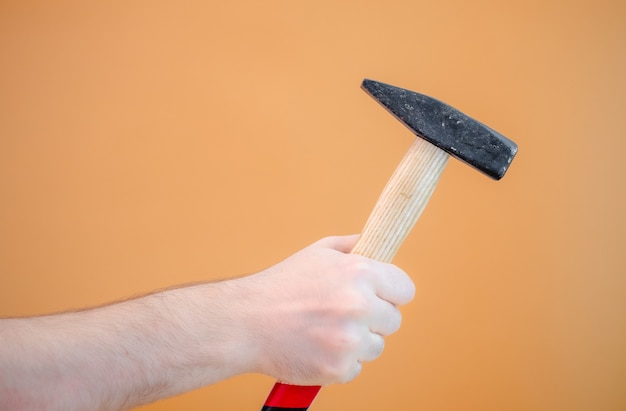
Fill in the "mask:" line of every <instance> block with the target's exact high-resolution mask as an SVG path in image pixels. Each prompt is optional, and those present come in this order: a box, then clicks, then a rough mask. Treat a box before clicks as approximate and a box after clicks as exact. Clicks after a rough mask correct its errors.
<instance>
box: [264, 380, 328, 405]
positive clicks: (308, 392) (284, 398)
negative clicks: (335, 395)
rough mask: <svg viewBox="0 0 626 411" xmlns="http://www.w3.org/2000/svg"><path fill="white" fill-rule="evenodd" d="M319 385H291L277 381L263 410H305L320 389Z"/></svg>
mask: <svg viewBox="0 0 626 411" xmlns="http://www.w3.org/2000/svg"><path fill="white" fill-rule="evenodd" d="M320 388H321V387H320V386H319V385H313V386H303V385H289V384H283V383H280V382H277V383H276V384H274V388H272V391H271V392H270V395H269V396H268V397H267V400H265V405H264V406H263V409H262V411H279V410H280V411H286V410H291V411H305V410H307V409H308V408H309V406H310V405H311V403H312V402H313V400H314V399H315V396H316V395H317V393H318V392H319V390H320Z"/></svg>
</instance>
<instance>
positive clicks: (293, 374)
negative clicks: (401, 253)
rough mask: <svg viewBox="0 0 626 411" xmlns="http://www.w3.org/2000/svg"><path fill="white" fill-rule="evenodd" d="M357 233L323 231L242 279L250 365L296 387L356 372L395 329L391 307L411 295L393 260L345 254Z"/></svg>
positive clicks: (398, 317) (345, 378) (346, 377)
mask: <svg viewBox="0 0 626 411" xmlns="http://www.w3.org/2000/svg"><path fill="white" fill-rule="evenodd" d="M357 238H358V237H357V236H349V237H328V238H325V239H323V240H320V241H318V242H316V243H315V244H313V245H311V246H309V247H307V248H305V249H303V250H302V251H300V252H298V253H296V254H294V255H293V256H291V257H289V258H288V259H286V260H285V261H283V262H281V263H279V264H277V265H276V266H274V267H271V268H270V269H267V270H265V271H263V272H261V273H259V274H256V275H253V276H250V277H246V278H243V279H241V280H239V281H240V284H239V286H241V287H242V290H246V293H245V294H246V297H245V302H243V304H245V305H247V306H248V307H247V309H248V310H249V311H250V312H249V315H250V317H249V319H251V320H252V321H251V322H250V323H248V324H247V325H246V327H247V328H248V329H249V330H250V332H252V333H253V335H254V341H255V342H256V343H257V344H258V351H257V350H255V353H256V359H255V364H256V367H258V369H257V371H259V372H262V373H265V374H268V375H271V376H273V377H275V378H276V379H278V380H280V381H283V382H288V383H291V384H298V385H327V384H331V383H336V382H347V381H350V380H352V379H353V378H354V377H356V376H357V375H358V374H359V372H360V370H361V364H362V362H364V361H371V360H374V359H376V358H377V357H378V356H379V355H380V354H381V352H382V350H383V346H384V339H383V337H384V336H387V335H389V334H392V333H394V332H395V331H397V330H398V328H399V327H400V322H401V315H400V311H399V310H398V308H397V307H398V306H400V305H402V304H406V303H408V302H409V301H411V300H412V299H413V296H414V294H415V287H414V285H413V283H412V282H411V280H410V278H409V277H408V276H407V275H406V274H405V273H404V272H403V271H402V270H400V269H399V268H397V267H396V266H394V265H391V264H386V263H380V262H377V261H374V260H370V259H367V258H365V257H362V256H358V255H352V254H348V253H349V251H350V250H351V249H352V247H353V246H354V244H355V242H356V240H357Z"/></svg>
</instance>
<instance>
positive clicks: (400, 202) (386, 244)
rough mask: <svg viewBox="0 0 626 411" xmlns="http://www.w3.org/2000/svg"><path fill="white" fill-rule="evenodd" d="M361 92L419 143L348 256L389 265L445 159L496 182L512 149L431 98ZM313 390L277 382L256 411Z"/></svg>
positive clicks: (280, 406) (303, 405) (368, 84)
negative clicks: (478, 172) (411, 132)
mask: <svg viewBox="0 0 626 411" xmlns="http://www.w3.org/2000/svg"><path fill="white" fill-rule="evenodd" d="M362 88H363V90H365V92H367V93H368V94H369V95H370V96H372V97H373V98H374V99H375V100H376V101H378V102H379V103H380V104H381V105H382V106H383V107H385V108H386V109H387V110H388V111H389V112H390V113H391V114H393V115H394V116H395V117H396V118H397V119H398V120H400V121H401V122H402V123H404V125H406V126H407V127H408V128H409V129H410V130H411V131H413V132H414V133H415V134H416V135H417V136H418V137H420V138H416V139H415V141H414V142H413V144H412V145H411V147H410V148H409V150H408V152H407V153H406V155H405V156H404V158H403V159H402V161H401V162H400V164H399V165H398V167H397V168H396V170H395V172H394V173H393V175H392V176H391V179H390V180H389V181H388V182H387V185H386V186H385V188H384V190H383V192H382V193H381V195H380V197H379V198H378V201H377V202H376V205H375V206H374V209H373V210H372V213H371V214H370V216H369V218H368V220H367V222H366V224H365V227H364V228H363V231H362V233H361V236H360V238H359V240H358V242H357V243H356V245H355V246H354V248H353V250H352V251H351V252H352V253H353V254H359V255H363V256H365V257H368V258H371V259H375V260H379V261H383V262H391V260H392V259H393V257H394V256H395V255H396V252H397V251H398V249H399V248H400V245H401V244H402V242H403V241H404V239H405V238H406V236H407V235H408V234H409V232H410V231H411V228H413V225H415V223H416V222H417V219H418V218H419V216H420V215H421V214H422V211H423V210H424V208H425V207H426V203H427V202H428V200H429V199H430V196H431V195H432V193H433V191H434V189H435V186H436V185H437V182H438V181H439V177H440V176H441V173H442V172H443V169H444V168H445V166H446V163H447V162H448V158H449V157H450V156H453V157H456V158H458V159H459V160H461V161H464V162H465V163H467V164H469V165H471V166H473V167H474V168H476V169H477V170H479V171H481V172H483V173H485V174H486V175H488V176H489V177H491V178H493V179H495V180H499V179H501V178H502V177H503V176H504V174H505V173H506V171H507V169H508V168H509V165H510V164H511V161H513V158H514V157H515V154H516V153H517V144H515V143H514V142H513V141H511V140H509V139H508V138H506V137H504V136H503V135H502V134H500V133H498V132H496V131H494V130H492V129H491V128H489V127H487V126H486V125H484V124H482V123H480V122H478V121H476V120H474V119H472V118H470V117H468V116H467V115H465V114H463V113H461V112H460V111H458V110H456V109H454V108H453V107H450V106H449V105H447V104H445V103H443V102H441V101H439V100H436V99H434V98H432V97H428V96H425V95H423V94H419V93H416V92H414V91H410V90H406V89H402V88H399V87H395V86H391V85H389V84H384V83H380V82H378V81H373V80H368V79H365V80H363V84H362ZM319 389H320V387H319V386H298V385H289V384H284V383H280V382H277V383H276V384H275V385H274V387H273V389H272V391H271V392H270V394H269V396H268V398H267V400H266V401H265V405H264V406H263V408H262V411H279V410H280V411H287V410H291V411H305V410H307V409H308V408H309V406H310V405H311V403H312V402H313V400H314V399H315V396H316V395H317V393H318V391H319Z"/></svg>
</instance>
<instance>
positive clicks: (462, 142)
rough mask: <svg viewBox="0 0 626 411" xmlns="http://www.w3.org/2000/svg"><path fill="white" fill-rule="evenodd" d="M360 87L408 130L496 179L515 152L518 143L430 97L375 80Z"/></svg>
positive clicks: (507, 166)
mask: <svg viewBox="0 0 626 411" xmlns="http://www.w3.org/2000/svg"><path fill="white" fill-rule="evenodd" d="M362 87H363V89H364V90H365V91H366V92H367V93H368V94H370V95H371V96H372V97H373V98H374V99H375V100H376V101H378V102H379V103H380V104H382V105H383V107H385V108H386V109H387V110H389V112H391V114H393V115H394V116H395V117H396V118H398V119H399V120H400V121H401V122H402V123H404V124H405V125H406V126H407V127H408V128H409V129H411V131H413V132H414V133H415V134H417V135H418V136H419V137H422V138H423V139H425V140H426V141H428V142H430V143H432V144H434V145H435V146H437V147H439V148H440V149H442V150H444V151H446V152H447V153H449V154H450V155H452V156H453V157H456V158H458V159H460V160H462V161H464V162H466V163H468V164H469V165H471V166H473V167H475V168H476V169H478V170H480V171H482V172H483V173H485V174H487V175H488V176H489V177H491V178H494V179H496V180H499V179H501V178H502V177H503V176H504V173H506V170H507V169H508V168H509V165H510V164H511V161H513V157H515V154H516V153H517V144H515V143H514V142H513V141H511V140H509V139H508V138H506V137H504V136H503V135H502V134H500V133H498V132H497V131H494V130H492V129H491V128H489V127H487V126H485V125H484V124H482V123H480V122H478V121H476V120H474V119H472V118H471V117H469V116H467V115H465V114H463V113H461V112H460V111H458V110H457V109H455V108H453V107H450V106H449V105H447V104H445V103H442V102H441V101H439V100H436V99H434V98H432V97H428V96H425V95H423V94H419V93H416V92H414V91H410V90H405V89H402V88H399V87H395V86H390V85H389V84H384V83H380V82H378V81H373V80H368V79H365V80H363V85H362Z"/></svg>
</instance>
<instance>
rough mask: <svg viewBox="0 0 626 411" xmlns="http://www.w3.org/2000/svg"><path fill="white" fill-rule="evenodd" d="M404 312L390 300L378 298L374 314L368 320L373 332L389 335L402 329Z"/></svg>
mask: <svg viewBox="0 0 626 411" xmlns="http://www.w3.org/2000/svg"><path fill="white" fill-rule="evenodd" d="M401 323H402V314H401V313H400V310H398V308H397V307H396V306H395V305H393V304H391V303H390V302H388V301H385V300H381V299H377V302H376V303H375V307H374V308H373V309H372V314H371V317H370V319H369V320H368V325H369V329H370V331H371V332H373V333H376V334H379V335H381V336H387V335H390V334H393V333H395V332H396V331H398V330H399V329H400V324H401Z"/></svg>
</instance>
